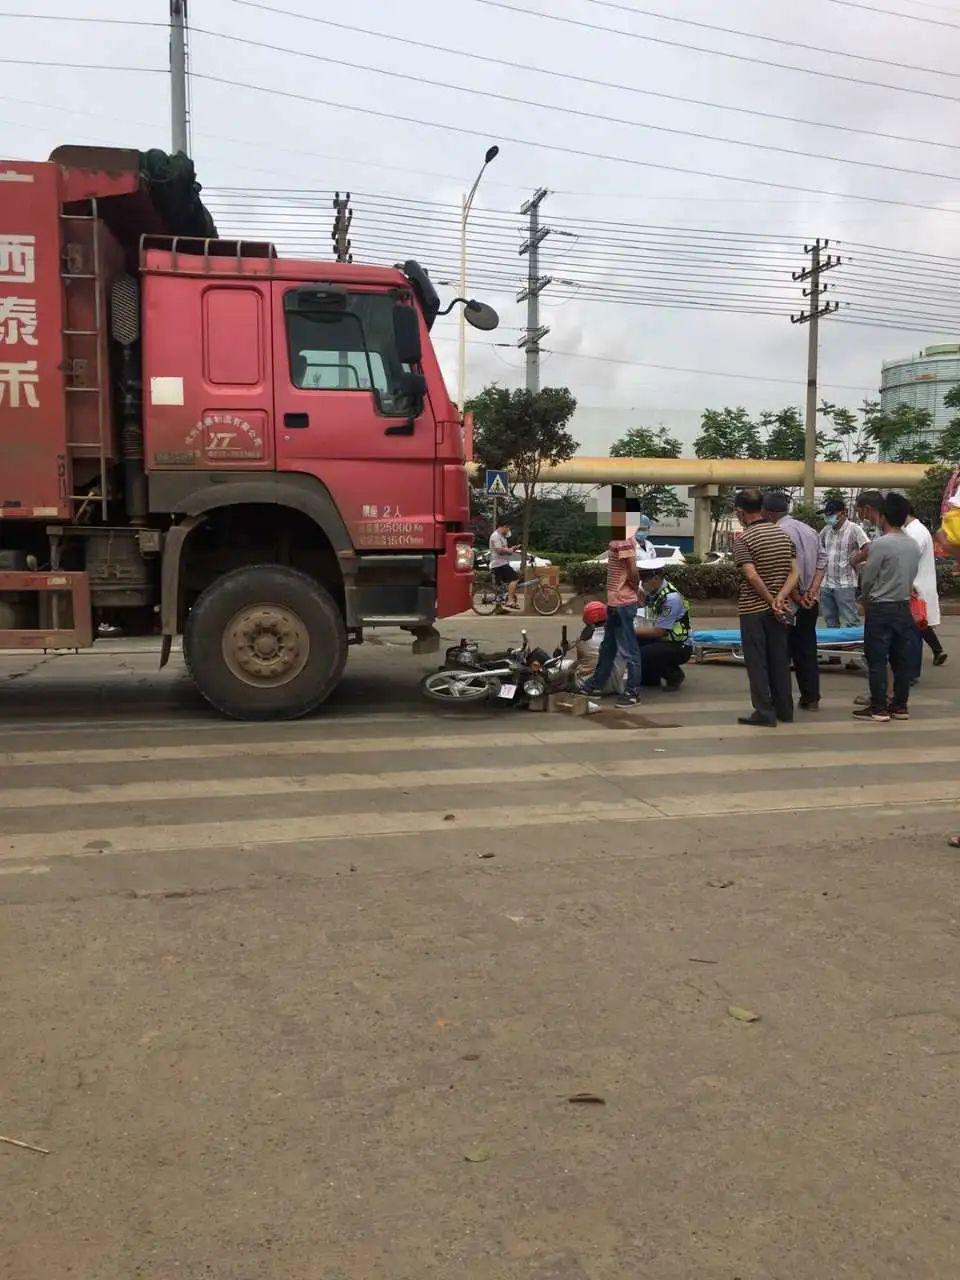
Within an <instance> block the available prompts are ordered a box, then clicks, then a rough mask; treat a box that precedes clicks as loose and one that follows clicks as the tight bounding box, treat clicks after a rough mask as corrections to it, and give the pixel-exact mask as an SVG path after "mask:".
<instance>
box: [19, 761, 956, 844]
mask: <svg viewBox="0 0 960 1280" xmlns="http://www.w3.org/2000/svg"><path fill="white" fill-rule="evenodd" d="M956 790H957V788H956V783H955V782H954V781H953V780H952V779H929V780H924V781H919V782H898V783H897V785H896V786H891V785H890V783H888V782H887V783H869V784H865V785H863V786H859V787H857V788H855V789H851V788H850V787H826V788H816V789H815V790H812V791H803V790H798V789H797V788H796V787H786V788H776V789H771V790H766V791H739V792H738V791H732V792H731V791H730V790H729V789H724V790H722V791H716V792H706V793H703V792H701V793H697V794H695V795H677V796H664V795H662V794H661V793H660V792H658V793H657V795H656V798H655V800H652V801H647V800H628V799H625V798H618V800H617V803H616V806H615V807H612V806H611V804H610V800H609V798H605V799H604V800H602V801H598V800H585V801H580V802H575V803H554V804H537V805H527V804H524V805H518V806H516V807H514V808H512V809H511V811H510V814H509V822H508V825H509V827H510V828H514V827H530V826H550V825H570V824H571V823H577V822H595V821H599V822H604V823H610V822H613V821H620V822H632V821H635V820H639V819H643V820H644V821H645V822H656V821H673V820H678V819H679V820H686V819H689V818H691V817H711V816H716V817H720V816H724V815H729V814H739V813H757V814H758V813H778V812H788V813H796V812H801V811H803V810H811V809H817V810H822V809H829V808H837V809H850V808H866V807H871V808H873V807H885V808H891V807H897V808H902V807H903V806H904V805H909V806H914V807H915V806H917V805H921V804H922V805H926V804H931V803H942V802H950V803H953V802H954V801H955V798H956ZM504 821H505V818H504V809H503V806H502V805H497V806H496V807H495V808H491V807H484V808H477V809H458V808H454V810H453V813H452V816H451V813H450V811H446V812H445V811H444V810H443V809H430V810H426V811H421V812H407V811H393V812H390V811H387V812H372V811H371V810H370V809H364V810H362V811H359V812H354V813H339V814H317V815H311V816H309V817H280V816H277V817H274V818H261V819H253V820H250V819H242V820H240V819H235V820H228V821H224V822H198V823H184V824H182V825H167V824H158V825H145V824H143V823H140V824H137V825H134V826H117V827H106V828H98V829H97V830H96V832H91V831H89V830H83V831H54V832H27V833H23V834H19V835H10V834H7V835H3V836H0V861H2V862H11V861H14V860H17V859H20V860H23V861H24V862H31V863H33V864H37V865H39V864H42V863H45V862H47V861H49V860H50V859H51V858H57V857H66V858H90V857H102V856H104V854H127V855H129V854H136V853H162V852H166V851H170V850H172V849H212V848H224V849H233V850H239V851H241V852H243V851H244V850H246V849H248V848H250V847H253V846H264V845H272V844H289V843H294V842H306V841H326V840H338V841H348V840H354V839H362V838H365V837H374V836H399V835H424V834H427V833H428V832H433V831H447V832H450V833H454V832H457V831H464V830H477V829H481V830H489V831H501V830H502V829H503V827H504Z"/></svg>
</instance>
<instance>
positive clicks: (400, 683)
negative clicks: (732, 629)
mask: <svg viewBox="0 0 960 1280" xmlns="http://www.w3.org/2000/svg"><path fill="white" fill-rule="evenodd" d="M518 625H519V624H518V623H517V622H515V621H514V620H512V619H511V620H505V621H500V620H492V621H486V620H484V621H476V620H472V619H467V620H464V622H463V623H462V624H461V623H459V622H458V623H454V624H447V625H446V627H445V631H446V633H447V635H449V636H450V638H451V639H456V638H457V636H458V635H459V634H461V633H465V634H475V635H477V636H478V637H490V638H491V639H493V637H494V636H495V635H496V636H499V637H503V638H505V636H506V635H507V633H510V632H513V631H515V630H516V628H517V626H518ZM531 630H532V631H533V633H534V635H535V637H536V638H538V639H547V640H552V638H553V637H554V636H555V635H556V634H557V631H558V627H557V625H556V624H555V623H553V622H541V621H535V622H534V623H533V624H532V625H531ZM942 634H943V636H944V639H945V641H946V643H947V647H948V648H951V647H952V648H953V649H954V650H955V652H956V660H955V661H956V666H953V665H948V666H946V667H945V668H943V669H941V670H938V671H928V673H927V675H926V676H925V679H924V681H923V683H922V684H921V686H920V688H919V689H918V690H917V696H916V699H915V705H914V716H913V718H912V719H911V720H910V722H909V723H903V724H896V723H895V724H891V725H883V726H880V725H871V724H867V725H863V724H859V723H857V722H855V721H853V720H852V719H851V717H850V710H851V705H850V704H851V700H852V697H853V696H854V694H856V693H858V692H860V691H861V690H862V689H863V687H864V684H863V681H862V679H860V678H859V677H858V676H856V675H854V674H851V673H846V672H831V673H828V674H825V676H824V689H825V705H824V710H823V711H821V713H820V714H819V715H816V716H813V715H808V716H806V717H805V718H800V719H798V722H797V723H796V724H795V725H793V726H792V727H785V726H784V727H781V728H779V729H777V730H776V731H764V730H752V729H748V728H743V727H740V726H738V725H736V724H735V723H734V720H735V717H736V715H737V714H738V713H740V712H741V711H742V710H743V709H745V707H746V698H745V692H746V682H745V676H744V673H743V671H742V669H740V668H737V667H716V666H715V667H703V668H695V669H691V670H690V675H689V679H688V681H687V684H686V686H685V687H684V690H683V692H682V693H681V694H679V695H667V694H656V693H653V694H651V695H650V696H649V697H648V699H647V700H646V701H645V703H644V704H643V706H642V707H641V708H640V709H639V711H637V712H635V713H630V714H629V716H627V717H617V716H613V717H609V718H608V717H606V716H604V717H594V718H591V719H588V720H585V719H570V718H568V717H565V716H562V715H539V714H533V713H527V712H515V711H504V712H501V713H497V712H495V711H494V710H493V709H492V708H487V707H481V708H460V709H458V710H456V711H453V712H448V711H445V710H441V709H437V708H434V707H432V706H430V705H429V704H427V703H425V702H422V701H421V700H420V699H419V697H418V695H417V691H416V681H417V679H418V677H419V675H420V674H422V673H423V672H425V671H427V670H429V669H430V668H431V667H432V666H433V665H434V664H435V660H434V659H430V658H412V657H410V656H409V654H408V652H407V650H406V647H405V646H403V645H401V644H400V643H399V637H396V640H397V643H393V642H385V643H382V644H379V645H371V646H369V647H367V648H364V649H363V650H361V651H359V652H355V653H354V654H353V655H352V657H351V661H350V666H349V670H348V676H347V678H346V680H345V681H344V684H343V686H342V688H341V689H340V690H339V692H338V693H337V695H336V697H335V699H334V700H333V701H332V702H331V703H330V704H329V705H328V707H327V708H326V709H325V710H324V711H323V713H322V714H319V715H317V716H315V717H314V718H312V719H310V720H307V721H303V722H300V723H297V724H292V725H257V726H254V725H244V724H234V723H230V722H225V721H223V720H220V719H218V718H216V717H215V716H213V715H212V714H210V713H209V712H208V711H207V710H206V709H205V707H204V705H203V704H202V703H201V702H200V701H199V700H198V698H197V696H196V695H195V694H194V692H193V691H192V688H191V686H190V685H189V683H188V682H187V681H186V678H185V677H184V675H183V673H182V669H181V668H180V667H179V664H178V663H175V664H174V665H173V666H172V668H171V669H170V670H169V671H168V672H165V673H162V674H161V673H158V672H157V671H156V670H155V661H156V659H155V655H154V654H153V653H152V652H149V651H147V650H145V649H144V648H143V646H139V645H136V644H134V643H132V642H125V641H122V640H120V641H116V642H112V643H111V644H110V645H108V646H106V647H104V648H103V649H101V650H99V651H97V650H95V651H94V652H93V653H91V654H85V655H80V656H75V657H74V656H51V657H48V658H42V657H26V658H24V657H14V656H5V657H0V715H2V717H3V719H2V727H0V972H2V974H3V1025H2V1036H0V1079H2V1081H3V1086H4V1087H3V1102H2V1106H0V1133H2V1134H3V1135H6V1136H9V1137H14V1138H17V1139H20V1140H22V1141H25V1142H28V1143H33V1144H36V1145H38V1146H41V1147H44V1148H47V1149H48V1150H49V1154H46V1155H44V1154H40V1153H37V1152H34V1151H30V1150H26V1149H23V1148H19V1147H15V1146H11V1145H8V1144H2V1143H0V1221H2V1223H3V1227H4V1229H3V1233H2V1244H0V1274H2V1275H3V1276H4V1277H5V1280H64V1278H65V1277H76V1278H79V1280H131V1277H146V1278H148V1280H169V1278H170V1277H185V1278H189V1280H195V1278H201V1277H213V1278H215V1280H263V1278H264V1277H270V1278H271V1280H273V1278H275V1277H277V1278H283V1280H286V1278H287V1277H290V1278H291V1280H840V1278H842V1277H855V1278H856V1280H893V1278H894V1277H896V1278H897V1280H899V1278H901V1277H902V1278H903V1280H952V1278H953V1277H956V1276H957V1275H958V1274H960V1225H958V1210H957V1203H956V1187H957V1179H958V1172H960V1170H958V1163H960V1155H958V1153H960V1144H958V1142H957V1121H956V1112H957V1106H956V1096H957V1070H958V1065H960V980H958V964H957V960H958V954H960V917H958V908H957V886H958V879H960V860H958V855H956V854H955V853H953V852H951V851H950V850H948V849H947V848H946V846H945V836H946V834H947V833H948V832H950V831H951V830H952V829H954V828H955V827H957V828H960V819H958V817H957V815H956V774H957V761H958V759H960V743H958V741H957V736H956V732H955V726H956V723H957V713H958V709H960V698H958V695H957V689H956V683H955V677H956V674H957V671H958V670H960V624H958V622H955V621H953V620H949V621H948V622H947V623H946V624H945V626H944V627H943V629H942ZM624 719H627V720H632V725H633V726H634V727H623V721H624ZM731 1006H734V1007H742V1008H744V1009H746V1010H750V1011H753V1012H754V1013H756V1014H757V1015H759V1017H758V1020H757V1021H753V1022H745V1021H740V1020H738V1019H737V1018H735V1017H733V1016H731V1015H730V1013H729V1011H728V1010H729V1009H730V1007H731ZM581 1093H588V1094H591V1095H594V1096H596V1097H597V1098H600V1099H602V1100H603V1101H602V1102H571V1101H569V1099H570V1098H572V1097H574V1096H575V1095H577V1094H581Z"/></svg>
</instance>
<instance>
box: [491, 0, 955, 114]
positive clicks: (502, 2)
mask: <svg viewBox="0 0 960 1280" xmlns="http://www.w3.org/2000/svg"><path fill="white" fill-rule="evenodd" d="M474 3H475V4H483V5H488V6H489V7H490V8H492V9H505V10H507V11H508V12H510V13H522V14H525V15H526V16H527V17H528V18H545V19H546V20H547V21H548V22H562V23H565V24H566V25H568V26H573V27H581V28H584V29H586V30H587V31H601V32H603V33H604V34H605V35H608V36H626V37H627V38H628V39H631V40H643V41H646V42H647V43H649V44H662V45H667V46H669V47H670V48H671V49H687V50H691V51H692V52H694V53H707V54H710V55H711V56H712V57H716V58H731V59H733V60H734V61H735V62H752V63H755V64H756V65H758V66H761V67H773V68H774V69H775V70H777V71H799V72H801V73H802V74H803V75H806V76H821V77H823V78H825V79H827V80H842V81H844V82H845V83H846V84H860V85H866V86H868V87H869V88H873V89H888V90H891V91H893V92H895V93H913V94H918V95H919V96H920V97H922V98H939V99H940V100H941V101H942V102H960V98H955V97H952V96H951V95H950V94H946V93H936V92H934V91H933V90H931V89H909V88H907V87H906V86H905V85H902V84H889V83H887V81H885V80H864V79H862V78H860V77H859V76H845V75H843V74H842V73H841V72H839V71H816V70H814V69H813V68H812V67H798V66H796V65H795V64H793V63H790V62H773V61H771V60H770V59H768V58H755V57H753V56H752V55H750V54H746V53H728V52H727V51H726V50H725V49H708V48H704V47H703V46H702V45H696V44H685V43H684V42H683V41H681V40H667V39H666V38H665V37H664V36H645V35H641V34H640V33H639V32H637V31H625V30H623V29H622V28H621V27H602V26H600V25H599V24H598V23H595V22H584V21H583V20H582V19H581V18H565V17H561V16H560V15H559V14H556V13H541V12H540V11H539V10H537V9H524V8H522V7H521V6H520V5H514V4H507V3H506V0H474Z"/></svg>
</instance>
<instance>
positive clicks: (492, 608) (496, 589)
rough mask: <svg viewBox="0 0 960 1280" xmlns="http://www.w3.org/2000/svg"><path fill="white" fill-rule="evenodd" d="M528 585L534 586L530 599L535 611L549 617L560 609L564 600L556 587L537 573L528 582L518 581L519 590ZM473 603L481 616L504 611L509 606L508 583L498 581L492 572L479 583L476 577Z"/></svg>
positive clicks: (524, 588)
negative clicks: (542, 580)
mask: <svg viewBox="0 0 960 1280" xmlns="http://www.w3.org/2000/svg"><path fill="white" fill-rule="evenodd" d="M527 587H532V588H533V591H532V592H531V595H530V601H531V603H532V605H533V607H534V610H535V612H537V613H539V614H540V615H541V616H542V617H544V618H549V617H550V616H551V615H552V614H554V613H556V612H557V611H558V610H559V608H560V605H561V603H562V602H561V598H560V592H559V591H558V590H557V588H556V587H551V586H549V585H547V584H545V583H543V582H541V581H540V579H539V578H538V577H537V576H536V575H534V576H533V577H532V578H529V579H528V580H527V581H526V582H518V583H517V590H518V591H524V590H526V588H527ZM472 603H473V611H474V613H479V614H480V616H481V617H484V616H486V615H487V614H491V613H503V611H504V609H505V608H506V607H507V587H506V584H505V583H503V582H497V580H496V579H495V578H494V577H493V575H492V574H488V575H485V576H484V577H483V578H481V579H480V580H479V583H478V581H477V579H476V578H475V579H474V588H473V599H472Z"/></svg>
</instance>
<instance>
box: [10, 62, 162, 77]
mask: <svg viewBox="0 0 960 1280" xmlns="http://www.w3.org/2000/svg"><path fill="white" fill-rule="evenodd" d="M0 62H4V63H7V64H8V65H10V66H17V67H66V68H69V70H71V71H136V72H138V73H139V74H141V75H144V74H149V75H162V76H167V75H169V74H170V70H169V68H168V67H118V66H117V65H116V64H115V63H112V62H106V63H104V62H41V61H39V60H38V59H36V58H0Z"/></svg>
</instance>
